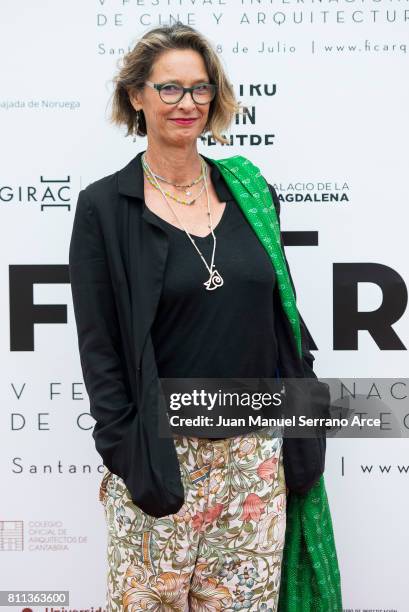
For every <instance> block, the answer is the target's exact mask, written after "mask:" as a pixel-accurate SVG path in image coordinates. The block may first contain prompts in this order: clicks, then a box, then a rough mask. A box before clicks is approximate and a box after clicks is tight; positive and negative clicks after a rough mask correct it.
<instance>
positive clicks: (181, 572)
mask: <svg viewBox="0 0 409 612" xmlns="http://www.w3.org/2000/svg"><path fill="white" fill-rule="evenodd" d="M174 440H175V448H176V450H177V453H178V459H179V463H180V469H181V477H182V482H183V485H184V489H185V503H184V504H183V506H182V507H181V508H180V510H179V511H178V512H177V513H176V514H170V515H168V516H165V517H162V518H155V517H152V516H150V515H147V514H145V513H144V512H143V511H142V510H141V509H140V508H139V507H138V506H136V505H135V504H133V502H132V499H131V497H130V494H129V491H128V490H127V488H126V486H125V483H124V482H123V480H122V479H121V478H120V477H119V476H117V475H116V474H112V473H111V472H110V471H109V470H108V469H107V468H105V473H104V475H103V478H102V482H101V485H100V491H99V499H100V501H101V502H102V504H103V506H104V510H105V517H106V523H107V530H108V541H107V557H108V577H107V591H106V596H107V611H108V612H117V611H124V612H136V611H137V610H155V611H156V612H186V611H189V610H192V611H194V612H211V611H218V610H248V611H253V612H255V611H257V612H275V611H276V609H277V603H278V594H279V587H280V577H281V561H282V554H283V548H284V538H285V527H286V484H285V477H284V467H283V457H282V437H281V430H280V429H273V428H264V429H262V430H258V431H253V432H248V433H246V434H244V435H239V436H236V437H231V438H226V439H221V440H210V439H208V438H197V437H187V436H176V435H175V437H174Z"/></svg>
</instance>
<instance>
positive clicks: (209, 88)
mask: <svg viewBox="0 0 409 612" xmlns="http://www.w3.org/2000/svg"><path fill="white" fill-rule="evenodd" d="M145 84H146V85H149V87H152V89H156V90H157V92H158V93H159V96H160V99H161V100H162V102H165V104H176V102H180V100H181V99H182V98H183V96H184V95H185V93H186V92H187V91H190V94H191V96H192V99H193V101H194V102H195V103H196V104H208V103H209V102H211V101H212V100H213V98H214V97H215V95H216V90H217V85H215V84H214V83H198V84H197V85H193V87H182V86H181V85H179V84H178V83H152V81H145Z"/></svg>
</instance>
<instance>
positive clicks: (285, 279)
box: [212, 155, 342, 612]
mask: <svg viewBox="0 0 409 612" xmlns="http://www.w3.org/2000/svg"><path fill="white" fill-rule="evenodd" d="M212 161H213V162H214V163H215V164H216V166H217V167H218V168H219V170H220V172H221V174H222V176H223V178H224V179H225V181H226V183H227V185H228V187H229V189H230V191H231V193H232V195H233V196H234V197H235V199H236V201H237V203H238V204H239V205H240V207H241V209H242V211H243V213H244V214H245V216H246V218H247V220H248V221H249V223H250V224H251V226H252V227H253V229H254V231H255V233H256V234H257V236H258V238H259V239H260V241H261V243H262V244H263V246H264V247H265V249H266V251H267V253H268V254H269V256H270V258H271V261H272V263H273V266H274V270H275V273H276V276H277V282H278V287H279V293H280V299H281V303H282V306H283V309H284V312H285V314H286V316H287V318H288V320H289V322H290V324H291V328H292V331H293V334H294V339H295V342H296V346H297V352H298V355H299V357H300V359H302V348H301V329H300V320H299V314H298V309H297V305H296V299H295V296H294V292H293V288H292V285H291V281H290V277H289V274H288V270H287V266H286V262H285V258H284V254H283V250H282V248H281V237H280V225H279V221H278V218H277V212H276V209H275V206H274V202H273V201H272V197H271V194H270V190H269V188H268V185H267V182H266V180H265V179H264V177H263V176H262V175H261V172H260V169H259V168H258V167H257V166H255V165H254V164H253V163H252V162H251V161H250V160H248V159H246V158H245V157H243V156H241V155H235V156H233V157H229V158H226V159H219V160H212ZM278 611H279V612H342V598H341V578H340V572H339V568H338V559H337V553H336V547H335V539H334V533H333V526H332V520H331V513H330V508H329V504H328V498H327V493H326V490H325V484H324V476H323V475H322V476H321V477H320V479H319V480H318V482H316V483H315V485H314V486H313V487H312V488H311V489H310V490H309V491H308V493H307V494H306V495H298V494H296V493H294V492H290V494H289V496H288V497H287V522H286V533H285V546H284V553H283V562H282V571H281V584H280V597H279V603H278Z"/></svg>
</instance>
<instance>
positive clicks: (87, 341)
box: [70, 23, 325, 612]
mask: <svg viewBox="0 0 409 612" xmlns="http://www.w3.org/2000/svg"><path fill="white" fill-rule="evenodd" d="M239 111H240V107H239V105H238V104H237V103H236V101H235V98H234V94H233V90H232V87H231V85H230V84H229V82H228V80H227V77H226V75H225V73H224V70H223V68H222V66H221V64H220V61H219V59H218V57H217V54H216V52H215V51H214V50H213V49H212V47H211V45H210V44H209V42H208V41H207V40H206V39H205V38H204V37H203V36H202V35H201V34H199V33H198V32H197V31H195V30H194V29H192V28H190V27H188V26H185V25H182V24H180V23H178V24H176V25H174V26H172V27H163V28H156V29H153V30H151V31H149V32H147V33H146V34H145V35H144V36H143V37H142V38H141V39H140V40H139V42H138V43H137V45H136V46H135V48H134V49H133V50H132V51H131V52H130V53H128V54H127V55H126V56H125V58H124V64H123V67H122V68H121V70H120V73H119V75H118V77H117V78H116V88H115V91H114V104H113V114H112V119H113V121H114V122H115V123H116V124H125V125H126V126H127V128H128V133H127V135H130V134H132V133H134V134H135V135H139V136H144V135H146V136H147V140H148V144H147V148H146V150H145V151H143V152H142V153H139V154H138V155H137V156H136V157H135V158H134V159H133V160H131V162H130V163H129V164H127V166H125V168H123V169H122V170H120V171H119V172H116V173H114V174H112V175H109V176H107V177H104V178H102V179H100V180H99V181H96V182H94V183H92V184H91V185H89V186H88V187H87V188H86V189H85V190H82V191H81V192H80V195H79V199H78V204H77V210H76V214H75V220H74V226H73V233H72V238H71V243H70V279H71V286H72V292H73V303H74V310H75V317H76V323H77V331H78V339H79V350H80V356H81V365H82V369H83V374H84V381H85V384H86V387H87V392H88V394H89V397H90V406H91V408H90V410H91V414H92V415H93V416H94V418H95V420H96V424H95V427H94V431H93V437H94V439H95V444H96V448H97V450H98V452H99V453H100V455H101V457H102V459H103V462H104V465H105V473H104V476H103V479H102V482H101V486H100V500H101V502H102V504H103V506H104V508H105V515H106V519H107V526H108V564H109V571H108V583H107V607H108V610H110V611H117V610H157V611H159V610H161V611H162V610H165V611H166V610H169V611H170V610H177V611H180V612H182V611H184V610H241V609H246V610H254V611H255V610H257V611H259V610H265V611H270V612H271V611H273V610H277V602H278V595H279V587H280V575H281V562H282V555H283V549H284V542H285V539H284V536H285V526H286V492H287V491H288V489H287V491H286V478H285V473H284V456H283V439H282V437H281V430H279V429H273V428H270V427H269V428H266V427H242V428H241V430H240V429H239V430H233V429H231V430H224V431H223V434H222V437H220V432H216V431H213V432H212V433H213V435H209V430H205V429H203V428H202V429H200V428H198V427H196V428H195V427H191V428H190V429H189V430H188V431H187V432H185V433H184V434H180V433H178V432H174V431H173V432H172V434H171V435H168V436H167V437H166V436H161V435H159V433H158V432H159V429H158V426H159V416H160V415H162V416H163V414H164V412H163V405H162V404H161V403H160V401H159V400H158V391H157V390H158V379H159V377H160V378H176V379H178V378H186V379H190V378H204V379H210V380H211V379H213V378H225V379H229V378H232V377H236V378H260V377H270V378H271V377H274V373H275V370H276V368H277V365H278V362H279V361H278V360H279V357H281V359H282V360H283V361H284V362H286V363H289V361H290V359H291V357H290V356H289V355H290V352H288V353H285V352H284V353H283V352H282V353H280V349H279V344H280V342H279V335H280V334H285V329H284V327H285V323H284V322H283V321H284V320H283V317H282V313H280V310H279V307H278V305H277V302H276V299H277V291H276V284H277V283H276V278H275V274H274V269H273V267H272V265H271V262H270V260H269V258H268V256H267V253H266V251H265V250H264V249H263V247H262V245H261V244H260V241H259V240H258V238H257V237H256V235H255V234H254V232H253V230H252V228H251V227H250V225H249V224H248V222H247V220H246V218H245V216H244V215H243V212H242V211H241V209H240V208H239V206H238V205H237V203H236V201H235V198H234V197H233V195H232V193H231V191H230V190H229V188H228V186H227V184H226V182H225V180H224V179H223V176H222V174H221V172H220V169H219V168H218V166H217V164H216V163H215V162H214V160H212V159H211V158H208V157H206V156H204V155H200V154H199V153H198V151H197V139H198V137H200V135H202V134H204V133H205V132H206V131H210V132H211V134H212V135H213V137H214V138H215V139H216V140H217V141H219V142H221V143H227V140H226V139H225V138H224V137H223V136H222V131H223V130H224V129H226V128H227V127H228V126H229V124H230V122H231V120H232V118H233V116H234V113H236V112H239ZM134 140H135V139H134ZM269 189H270V192H271V194H272V196H273V200H274V203H275V205H276V207H277V212H278V213H279V200H278V197H277V194H276V193H275V191H274V188H273V187H272V186H271V185H269ZM280 317H281V318H280ZM301 321H302V319H301ZM283 330H284V331H283ZM287 331H288V330H287ZM302 334H303V336H302V339H303V352H304V361H303V364H304V368H307V369H309V370H310V371H311V372H312V369H311V366H312V361H313V356H312V355H311V353H310V352H309V344H308V343H309V340H310V336H309V334H308V330H307V329H306V328H305V326H304V324H303V322H302ZM283 337H284V336H283ZM284 344H285V343H284V341H282V342H281V346H283V345H284ZM287 357H288V359H287ZM295 375H297V376H302V375H303V373H301V374H299V373H298V374H295ZM165 414H166V411H165ZM216 433H219V437H217V436H216V435H214V434H216ZM321 453H324V454H325V447H324V449H322V448H321ZM288 473H290V472H288ZM320 473H321V471H320V472H319V473H318V474H315V475H314V479H312V478H311V473H310V481H308V482H306V481H304V482H302V483H301V482H300V488H303V487H304V490H307V489H308V488H310V487H311V486H312V484H313V482H315V481H316V479H317V477H318V476H319V475H320ZM304 480H305V479H304Z"/></svg>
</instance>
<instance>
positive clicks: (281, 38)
mask: <svg viewBox="0 0 409 612" xmlns="http://www.w3.org/2000/svg"><path fill="white" fill-rule="evenodd" d="M177 19H180V20H181V21H183V22H184V23H186V24H189V25H192V26H193V27H196V28H197V29H199V30H200V31H202V32H203V33H204V34H205V35H207V36H208V37H209V38H210V40H211V41H212V42H213V44H214V45H215V46H217V49H218V51H219V54H220V57H221V59H222V62H223V64H224V66H225V68H226V70H227V72H228V74H229V76H230V80H231V82H232V83H233V85H234V88H235V91H236V94H237V97H238V99H239V100H241V101H242V103H243V104H244V105H247V106H249V107H250V108H251V109H252V110H253V112H254V117H255V121H254V123H252V122H250V121H248V120H247V122H246V123H243V122H242V121H241V120H240V121H239V122H238V123H237V124H232V126H231V129H230V131H229V132H228V133H226V134H227V135H231V137H232V142H233V146H231V147H227V146H221V145H219V144H217V145H216V144H215V143H214V142H212V141H207V142H199V151H200V152H202V153H204V154H205V155H209V156H210V157H214V158H221V157H224V156H229V155H233V154H243V155H246V156H248V157H250V158H251V159H252V161H253V162H254V163H256V164H257V165H259V166H260V168H261V169H262V172H263V174H264V176H265V177H266V178H267V180H268V181H269V182H271V183H273V184H274V185H275V186H276V188H277V191H278V193H279V194H280V196H281V201H282V214H281V220H282V229H283V230H285V231H286V232H289V234H288V238H291V237H293V238H294V235H293V234H290V232H310V231H312V232H318V244H317V245H316V246H305V245H302V244H299V245H296V246H287V257H288V260H289V262H290V266H291V270H292V274H293V278H294V280H295V284H296V288H297V295H298V305H299V308H300V311H301V313H302V314H303V317H304V319H305V320H306V322H307V324H308V326H309V329H310V331H311V333H312V335H313V337H314V340H315V342H316V344H317V347H318V350H317V351H316V352H315V356H316V361H315V370H316V372H317V374H318V375H319V376H321V377H326V376H327V377H342V376H349V377H394V378H399V377H404V376H406V375H407V371H408V367H407V366H408V357H407V351H406V347H407V345H408V341H409V338H408V336H409V334H408V316H407V312H405V308H406V303H405V300H403V304H402V305H401V310H402V316H400V317H399V318H398V320H397V321H396V322H395V323H394V324H393V330H394V332H395V335H396V337H395V344H392V345H391V344H390V342H391V341H390V340H388V339H387V336H386V335H385V333H384V330H383V328H382V325H381V326H380V328H379V330H378V332H379V335H378V342H376V341H375V339H374V338H373V337H372V335H371V334H370V333H369V332H368V331H365V330H362V331H359V332H358V341H357V347H354V346H350V345H349V346H347V347H342V348H341V347H340V346H338V347H337V344H336V342H335V339H334V334H333V330H334V326H335V325H336V323H337V321H336V317H340V319H339V320H338V324H341V323H342V325H343V326H344V327H345V326H348V319H347V318H346V319H344V318H343V316H342V315H343V312H344V305H343V302H342V299H343V290H342V288H341V290H340V291H339V292H337V296H338V297H337V304H336V306H337V308H336V309H335V305H334V265H335V264H355V268H354V270H355V271H356V274H357V275H358V276H359V271H360V269H361V268H362V264H368V263H372V264H378V265H379V266H385V267H387V268H388V269H390V270H389V271H390V272H391V273H393V271H395V273H396V274H397V276H395V277H394V278H393V277H392V275H390V276H388V274H387V275H386V279H387V280H386V282H385V280H384V279H383V281H382V282H383V284H382V285H381V286H380V285H378V284H377V282H376V278H379V280H381V277H380V276H379V277H378V275H379V274H380V272H379V268H377V269H376V270H375V273H374V274H375V275H374V279H373V281H372V282H362V283H359V286H358V309H359V311H373V310H376V309H378V308H382V304H383V301H384V300H385V298H386V297H387V295H388V296H389V298H391V296H392V301H394V299H395V297H396V296H398V293H396V292H397V290H398V289H399V287H398V286H397V285H400V286H401V287H402V286H403V287H404V286H405V284H407V278H408V271H409V269H408V257H407V255H408V250H407V224H408V213H407V207H408V205H409V201H408V196H407V185H406V183H405V171H406V173H407V170H408V161H407V159H408V155H407V142H408V141H409V127H408V108H409V80H408V78H407V75H408V48H409V37H408V23H409V5H408V4H405V3H403V2H399V1H398V0H391V1H386V0H385V1H382V0H379V1H370V0H362V1H359V2H358V1H356V2H354V1H345V2H343V1H342V0H340V1H337V2H330V1H323V2H320V3H314V2H313V1H308V0H306V1H305V2H303V3H299V2H297V1H295V0H294V1H292V0H287V1H284V0H283V1H282V2H280V1H279V0H271V2H270V1H267V0H264V1H262V0H260V1H259V2H256V1H253V2H251V1H250V0H248V1H246V0H242V1H239V0H220V1H217V0H213V1H210V0H208V1H207V2H206V1H205V0H201V1H199V0H197V1H196V2H195V1H194V0H178V1H176V0H174V1H172V0H166V1H165V0H152V1H149V0H129V1H125V0H123V1H114V0H105V1H104V0H100V1H99V2H98V1H95V2H91V1H90V0H86V1H84V0H83V1H81V2H80V0H71V1H70V2H64V1H63V0H61V1H60V2H52V1H51V0H48V1H47V0H42V1H41V0H37V1H35V0H2V2H1V4H0V58H1V59H0V61H1V89H0V122H1V124H0V126H1V149H2V160H1V166H0V203H1V215H2V223H1V242H0V245H1V246H0V248H1V251H2V257H1V268H0V275H1V276H0V290H1V298H2V299H1V301H0V304H1V306H0V308H1V309H2V316H1V323H0V325H1V327H2V329H1V338H2V342H1V357H2V363H1V365H2V382H1V405H2V410H1V412H0V427H1V434H2V438H1V447H0V449H1V450H0V453H1V457H0V459H1V461H0V474H1V493H0V563H1V572H0V589H2V590H6V589H7V590H32V589H36V590H39V589H56V590H57V589H63V590H69V591H70V605H69V606H68V607H69V608H71V609H73V608H77V609H90V610H93V609H94V610H98V608H99V607H101V609H104V604H105V571H106V567H105V562H106V561H105V543H106V535H105V522H104V516H103V508H102V505H101V504H100V503H99V501H98V499H97V493H98V487H99V483H100V480H101V477H102V465H101V461H100V458H99V456H98V455H97V453H96V451H95V450H94V446H93V439H92V437H91V430H92V426H93V421H92V419H91V417H90V416H89V415H88V414H87V413H88V410H89V404H88V398H87V394H86V391H85V386H84V384H83V380H82V373H81V368H80V361H79V354H78V348H77V339H76V331H75V321H74V313H73V308H72V301H71V291H70V287H69V284H68V245H69V239H70V234H71V227H72V221H73V216H74V211H75V204H76V201H77V195H78V192H79V190H80V189H81V188H82V187H85V186H86V185H87V184H88V183H90V182H92V181H94V180H97V179H98V178H101V177H102V176H105V175H107V174H110V173H112V172H114V171H116V170H118V169H120V168H121V167H123V166H124V165H125V164H126V163H127V162H128V161H129V160H130V159H131V158H132V157H133V156H134V155H135V154H136V153H137V152H138V151H140V150H142V149H145V148H146V142H147V141H146V139H138V141H137V142H136V143H133V142H132V139H131V138H128V139H125V138H124V137H123V135H124V132H123V131H121V130H118V129H116V128H113V127H112V126H111V125H110V124H109V122H108V111H109V107H107V104H108V100H109V97H110V94H111V92H112V87H111V83H110V80H111V79H112V77H113V75H114V74H115V72H116V63H117V61H118V59H119V58H120V56H121V54H123V53H124V52H126V51H127V50H128V49H130V48H132V46H133V44H135V42H136V40H137V39H138V38H139V37H140V36H141V35H142V34H143V33H144V32H145V31H146V29H148V28H150V27H153V26H155V25H164V24H167V23H169V21H170V20H171V21H176V20H177ZM243 48H246V51H245V50H244V49H243ZM255 86H259V87H258V89H254V90H252V87H255ZM271 93H273V95H268V94H271ZM251 136H253V141H251ZM53 208H54V210H53ZM301 237H302V235H301ZM387 272H388V270H387ZM388 279H389V280H388ZM397 279H398V280H397ZM396 299H398V298H397V297H396ZM334 309H335V310H334ZM385 326H386V328H387V327H388V326H387V324H386V323H385ZM341 335H342V334H341ZM379 339H381V342H380V344H381V346H379ZM398 345H400V348H399V346H398ZM13 415H14V416H13ZM342 460H343V461H344V469H343V470H342V468H341V464H342ZM407 461H408V445H407V440H406V439H402V440H348V439H344V440H329V441H328V447H327V464H326V476H325V478H326V486H327V492H328V496H329V501H330V505H331V510H332V516H333V523H334V530H335V536H336V543H337V551H338V557H339V563H340V570H341V575H342V585H343V599H344V602H343V603H344V607H345V608H346V609H362V610H363V609H380V610H399V612H406V611H407V610H409V604H408V597H407V590H406V580H405V579H404V578H406V575H405V574H404V571H405V570H404V568H405V567H406V566H407V559H406V554H405V552H406V550H405V549H406V547H407V545H408V543H409V542H408V537H407V533H406V531H407V530H406V520H407V509H408V501H409V494H408V489H407V482H408V474H407V473H406V471H405V466H406V469H407ZM59 462H60V467H59ZM365 465H368V466H371V465H372V466H373V468H372V470H370V471H365V470H364V468H363V466H365ZM383 465H385V466H390V469H388V470H386V471H385V470H383V471H382V466H383ZM44 466H49V468H47V467H44ZM402 467H403V469H402ZM4 609H5V610H6V609H7V607H6V608H4ZM18 609H22V608H19V607H17V608H11V607H10V610H18ZM49 609H50V608H49Z"/></svg>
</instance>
